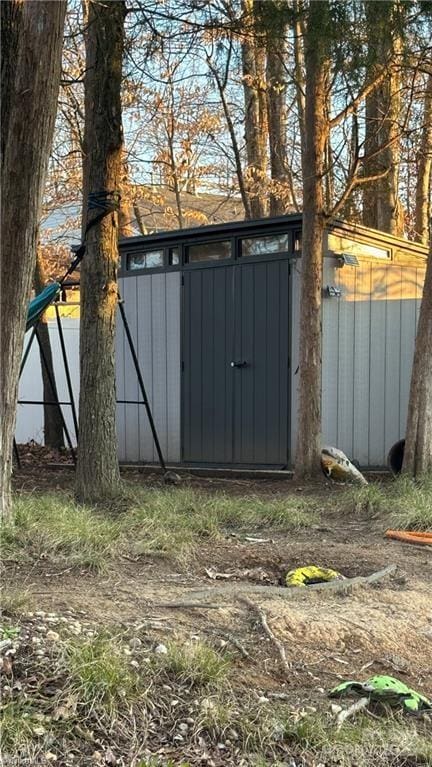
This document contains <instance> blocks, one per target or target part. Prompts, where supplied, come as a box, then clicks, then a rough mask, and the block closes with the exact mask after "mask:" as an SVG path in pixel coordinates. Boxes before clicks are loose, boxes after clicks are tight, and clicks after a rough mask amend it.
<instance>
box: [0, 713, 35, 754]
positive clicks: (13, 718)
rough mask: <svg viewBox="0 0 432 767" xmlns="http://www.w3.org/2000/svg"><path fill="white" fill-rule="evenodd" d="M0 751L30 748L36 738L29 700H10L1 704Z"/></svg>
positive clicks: (13, 751) (17, 750)
mask: <svg viewBox="0 0 432 767" xmlns="http://www.w3.org/2000/svg"><path fill="white" fill-rule="evenodd" d="M0 724H1V726H0V752H1V753H4V754H6V753H7V752H9V753H18V752H19V751H21V750H22V751H24V750H28V749H29V747H30V746H31V744H32V742H33V741H34V738H35V733H34V731H33V726H32V725H34V721H32V719H31V707H30V704H29V703H28V702H21V701H20V702H17V701H13V700H12V701H9V702H7V703H5V702H3V703H2V706H1V719H0Z"/></svg>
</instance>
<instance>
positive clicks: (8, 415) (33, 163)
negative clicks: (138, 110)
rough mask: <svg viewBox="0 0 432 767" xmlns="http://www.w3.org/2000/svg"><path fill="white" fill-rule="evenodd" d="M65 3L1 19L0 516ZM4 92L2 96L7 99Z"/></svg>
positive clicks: (17, 9) (30, 1) (39, 5)
mask: <svg viewBox="0 0 432 767" xmlns="http://www.w3.org/2000/svg"><path fill="white" fill-rule="evenodd" d="M65 11H66V2H63V0H57V2H55V3H52V2H46V1H45V0H38V1H37V2H36V1H35V0H27V2H25V3H22V2H20V1H19V0H9V1H7V2H2V3H1V21H2V68H1V91H2V120H3V125H2V158H1V169H2V198H3V199H2V214H1V231H2V252H1V275H0V276H1V279H0V307H1V309H0V311H1V323H0V324H1V329H2V337H1V351H0V397H1V399H0V516H1V517H3V518H6V517H10V516H11V513H12V505H11V486H10V479H11V470H12V444H13V435H14V431H15V418H16V403H17V392H18V378H19V369H20V362H21V354H22V348H23V341H24V332H25V318H26V314H27V302H28V299H29V295H30V289H31V283H32V278H33V274H34V267H35V261H36V246H37V234H38V225H39V219H40V214H41V203H42V193H43V185H44V180H45V175H46V169H47V164H48V157H49V152H50V147H51V143H52V137H53V131H54V121H55V115H56V109H57V98H58V91H59V83H60V69H61V52H62V43H63V26H64V16H65ZM3 96H4V99H3Z"/></svg>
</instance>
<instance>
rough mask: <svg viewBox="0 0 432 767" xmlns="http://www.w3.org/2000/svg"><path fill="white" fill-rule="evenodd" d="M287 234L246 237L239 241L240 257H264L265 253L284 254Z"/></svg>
mask: <svg viewBox="0 0 432 767" xmlns="http://www.w3.org/2000/svg"><path fill="white" fill-rule="evenodd" d="M287 251H288V235H287V234H271V235H269V236H267V237H248V239H246V240H242V241H241V254H242V256H264V255H266V254H267V253H286V252H287Z"/></svg>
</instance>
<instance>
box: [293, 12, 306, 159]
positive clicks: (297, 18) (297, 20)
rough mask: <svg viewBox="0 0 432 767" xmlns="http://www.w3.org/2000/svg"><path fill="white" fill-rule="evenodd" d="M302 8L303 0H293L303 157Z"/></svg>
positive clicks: (304, 87)
mask: <svg viewBox="0 0 432 767" xmlns="http://www.w3.org/2000/svg"><path fill="white" fill-rule="evenodd" d="M302 7H303V3H302V0H293V10H294V23H293V32H294V62H295V67H294V77H295V85H296V96H297V113H298V121H299V128H300V142H301V151H302V155H303V154H304V151H305V146H304V140H305V139H304V137H305V133H306V125H305V89H306V84H305V75H304V50H303V34H304V24H303V23H302V19H301V11H302Z"/></svg>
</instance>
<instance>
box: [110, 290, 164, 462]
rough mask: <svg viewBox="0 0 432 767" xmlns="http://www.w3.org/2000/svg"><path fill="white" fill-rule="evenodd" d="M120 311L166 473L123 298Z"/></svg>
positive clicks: (120, 300) (120, 301)
mask: <svg viewBox="0 0 432 767" xmlns="http://www.w3.org/2000/svg"><path fill="white" fill-rule="evenodd" d="M119 309H120V314H121V317H122V320H123V325H124V329H125V331H126V338H127V340H128V344H129V349H130V351H131V354H132V359H133V363H134V365H135V370H136V374H137V377H138V383H139V387H140V389H141V395H142V398H143V400H144V403H143V404H144V405H145V409H146V411H147V416H148V419H149V422H150V428H151V431H152V434H153V439H154V443H155V446H156V450H157V454H158V457H159V463H160V465H161V468H162V469H163V470H164V471H166V464H165V461H164V457H163V455H162V450H161V446H160V443H159V437H158V435H157V431H156V427H155V423H154V420H153V415H152V411H151V409H150V403H149V401H148V399H147V393H146V390H145V386H144V381H143V377H142V375H141V369H140V366H139V361H138V357H137V353H136V351H135V346H134V343H133V340H132V336H131V333H130V330H129V324H128V321H127V318H126V312H125V310H124V306H123V301H122V299H121V298H119Z"/></svg>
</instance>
